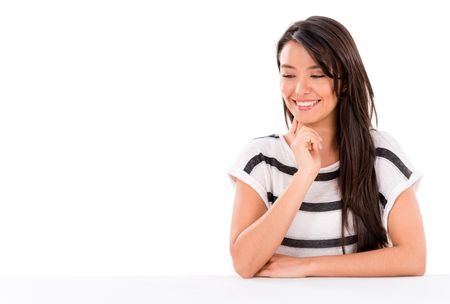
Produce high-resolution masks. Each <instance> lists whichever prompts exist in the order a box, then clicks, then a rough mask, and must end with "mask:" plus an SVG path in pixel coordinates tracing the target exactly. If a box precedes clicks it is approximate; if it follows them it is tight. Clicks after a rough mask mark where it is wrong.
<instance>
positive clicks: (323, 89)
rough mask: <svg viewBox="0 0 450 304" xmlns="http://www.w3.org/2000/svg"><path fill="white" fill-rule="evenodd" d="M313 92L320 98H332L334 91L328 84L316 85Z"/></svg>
mask: <svg viewBox="0 0 450 304" xmlns="http://www.w3.org/2000/svg"><path fill="white" fill-rule="evenodd" d="M314 91H315V92H316V93H317V94H318V95H319V96H320V97H322V98H333V97H334V91H333V85H332V84H331V85H330V84H328V83H323V84H317V85H316V86H315V88H314Z"/></svg>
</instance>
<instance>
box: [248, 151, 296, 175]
mask: <svg viewBox="0 0 450 304" xmlns="http://www.w3.org/2000/svg"><path fill="white" fill-rule="evenodd" d="M262 162H266V164H268V165H271V166H273V167H276V168H277V169H278V170H280V171H281V172H283V173H286V174H289V175H294V174H295V172H297V171H298V169H297V168H295V167H291V166H286V165H284V164H282V163H280V162H279V161H278V160H277V159H276V158H274V157H268V156H265V155H264V154H262V153H259V154H258V155H255V156H253V157H252V158H251V159H250V160H249V161H248V163H247V164H246V165H245V168H244V171H245V172H247V173H248V174H250V173H251V172H252V170H253V168H255V167H256V166H257V165H259V164H260V163H262Z"/></svg>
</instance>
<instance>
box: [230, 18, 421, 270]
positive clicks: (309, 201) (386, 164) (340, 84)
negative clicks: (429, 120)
mask: <svg viewBox="0 0 450 304" xmlns="http://www.w3.org/2000/svg"><path fill="white" fill-rule="evenodd" d="M277 64H278V68H279V71H280V89H281V95H282V101H283V107H284V116H285V120H286V125H287V127H288V129H289V131H288V132H287V133H286V134H272V135H268V136H262V137H258V138H255V139H253V140H251V141H250V142H249V143H248V144H247V145H246V146H245V147H244V148H243V150H242V151H241V153H240V154H239V155H238V157H237V159H236V161H235V163H234V164H233V165H232V167H231V168H230V169H229V171H228V173H229V175H230V177H231V180H232V182H233V185H236V197H235V203H234V209H233V218H232V224H231V235H230V253H231V256H232V259H233V265H234V267H235V270H236V271H237V273H238V274H239V275H241V276H242V277H245V278H248V277H253V276H269V277H304V276H401V275H423V274H424V273H425V267H426V244H425V235H424V230H423V224H422V220H421V215H420V211H419V208H418V204H417V200H416V197H415V192H414V190H415V188H417V186H418V184H419V181H420V179H421V177H422V175H421V173H419V172H418V171H416V169H415V168H414V166H413V165H412V163H411V162H410V161H409V159H408V158H407V157H406V155H405V153H404V152H403V150H402V149H401V147H400V146H399V145H398V143H397V141H396V140H395V139H394V138H393V137H392V136H391V135H390V134H389V133H387V132H383V131H380V130H377V129H376V128H374V127H372V116H373V114H374V113H375V117H376V110H375V105H374V102H373V91H372V86H371V84H370V81H369V78H368V76H367V73H366V71H365V68H364V65H363V63H362V60H361V58H360V55H359V53H358V50H357V47H356V45H355V43H354V41H353V39H352V37H351V35H350V33H349V32H348V31H347V30H346V29H345V27H344V26H343V25H341V24H340V23H338V22H337V21H335V20H333V19H330V18H327V17H320V16H314V17H310V18H308V19H306V20H304V21H299V22H296V23H294V24H292V25H291V26H290V27H289V28H288V29H287V30H286V32H285V33H284V34H283V36H282V37H281V39H280V40H279V42H278V44H277ZM288 119H289V121H290V123H291V126H290V127H289V125H288V122H287V120H288Z"/></svg>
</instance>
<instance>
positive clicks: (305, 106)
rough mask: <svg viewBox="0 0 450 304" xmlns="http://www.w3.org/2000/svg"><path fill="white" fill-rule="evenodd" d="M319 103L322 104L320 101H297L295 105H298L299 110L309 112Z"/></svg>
mask: <svg viewBox="0 0 450 304" xmlns="http://www.w3.org/2000/svg"><path fill="white" fill-rule="evenodd" d="M319 102H320V99H318V100H308V101H296V102H295V104H296V105H297V109H298V110H300V111H308V110H310V109H312V108H314V107H315V106H316V105H317V104H318V103H319Z"/></svg>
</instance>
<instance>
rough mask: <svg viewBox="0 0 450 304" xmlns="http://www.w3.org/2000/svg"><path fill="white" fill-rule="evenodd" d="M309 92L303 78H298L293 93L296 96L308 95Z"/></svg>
mask: <svg viewBox="0 0 450 304" xmlns="http://www.w3.org/2000/svg"><path fill="white" fill-rule="evenodd" d="M309 90H310V89H309V86H308V82H307V80H306V79H305V78H304V77H301V78H299V80H298V82H297V84H296V85H295V93H296V94H297V95H302V94H308V93H309Z"/></svg>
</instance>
